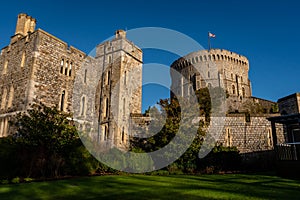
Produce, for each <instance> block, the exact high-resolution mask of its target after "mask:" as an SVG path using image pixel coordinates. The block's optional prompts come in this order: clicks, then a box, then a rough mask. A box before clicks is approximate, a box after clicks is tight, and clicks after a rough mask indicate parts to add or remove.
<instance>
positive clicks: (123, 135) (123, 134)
mask: <svg viewBox="0 0 300 200" xmlns="http://www.w3.org/2000/svg"><path fill="white" fill-rule="evenodd" d="M121 137H122V142H124V139H125V132H124V127H123V128H122V133H121Z"/></svg>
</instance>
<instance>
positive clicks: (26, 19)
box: [11, 13, 36, 43]
mask: <svg viewBox="0 0 300 200" xmlns="http://www.w3.org/2000/svg"><path fill="white" fill-rule="evenodd" d="M35 25H36V19H34V18H32V17H31V16H29V15H27V14H25V13H21V14H19V15H18V20H17V25H16V31H15V35H14V36H12V38H11V43H13V42H15V41H17V40H18V39H19V38H22V37H24V36H27V35H28V33H29V32H33V31H34V30H35Z"/></svg>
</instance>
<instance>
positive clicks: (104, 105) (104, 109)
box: [103, 98, 107, 117]
mask: <svg viewBox="0 0 300 200" xmlns="http://www.w3.org/2000/svg"><path fill="white" fill-rule="evenodd" d="M106 103H107V101H106V98H105V99H104V101H103V111H104V112H103V117H106V110H107V104H106Z"/></svg>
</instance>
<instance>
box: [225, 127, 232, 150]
mask: <svg viewBox="0 0 300 200" xmlns="http://www.w3.org/2000/svg"><path fill="white" fill-rule="evenodd" d="M225 145H226V146H227V147H230V146H231V145H232V137H231V129H230V128H227V129H226V134H225Z"/></svg>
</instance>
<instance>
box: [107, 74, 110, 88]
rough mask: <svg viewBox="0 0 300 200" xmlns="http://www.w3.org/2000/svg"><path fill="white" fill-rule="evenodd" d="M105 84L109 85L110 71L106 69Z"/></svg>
mask: <svg viewBox="0 0 300 200" xmlns="http://www.w3.org/2000/svg"><path fill="white" fill-rule="evenodd" d="M106 81H107V82H106V84H107V85H109V82H110V71H107V75H106Z"/></svg>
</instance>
